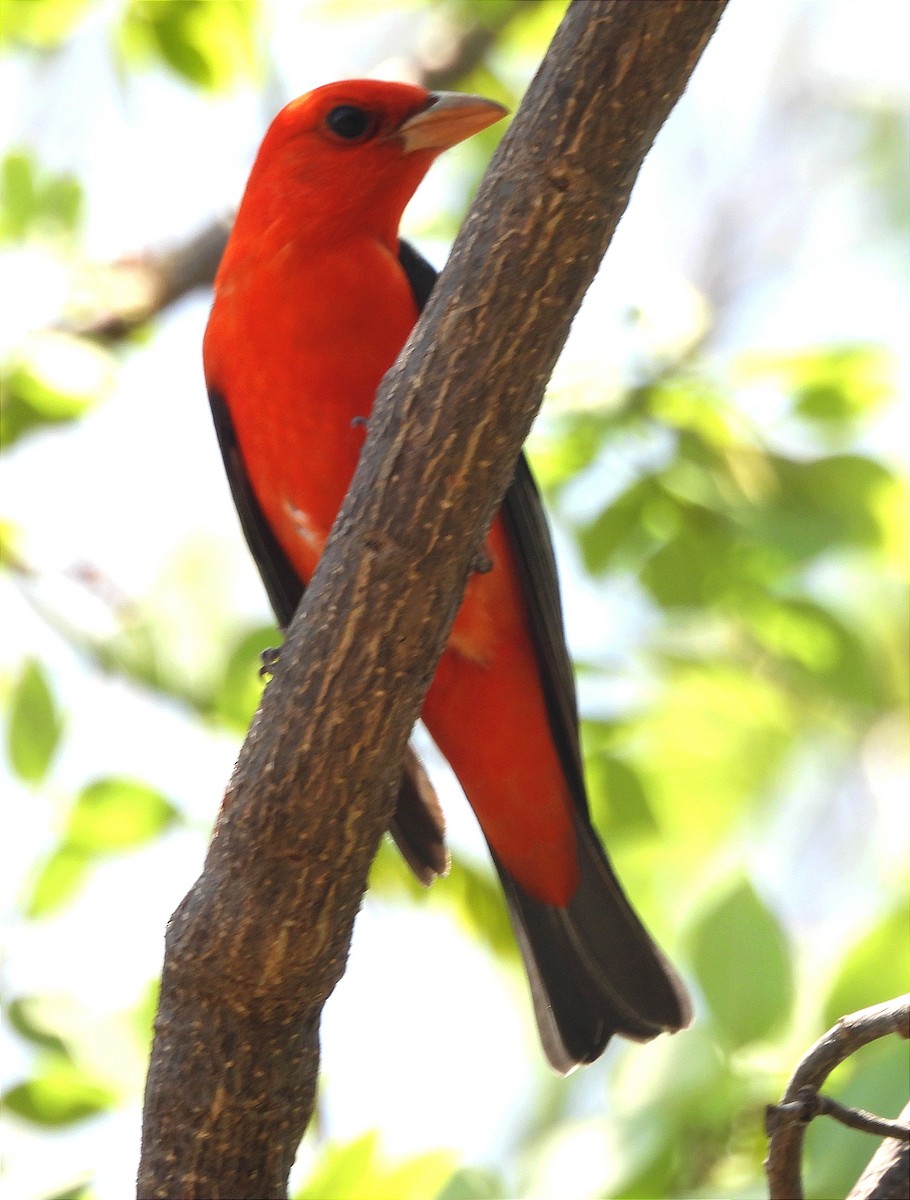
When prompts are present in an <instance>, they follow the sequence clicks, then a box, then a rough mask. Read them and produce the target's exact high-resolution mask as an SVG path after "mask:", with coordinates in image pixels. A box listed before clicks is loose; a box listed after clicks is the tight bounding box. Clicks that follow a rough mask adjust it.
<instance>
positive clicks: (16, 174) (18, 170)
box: [0, 22, 38, 241]
mask: <svg viewBox="0 0 910 1200" xmlns="http://www.w3.org/2000/svg"><path fill="white" fill-rule="evenodd" d="M2 24H3V22H0V26H2ZM37 191H38V189H37V185H36V182H35V171H34V167H33V165H32V160H31V158H30V157H29V156H28V155H27V154H24V153H23V152H22V151H21V150H14V151H12V152H10V153H9V154H7V155H6V156H5V158H4V159H3V162H2V163H0V237H3V238H7V239H9V240H10V241H19V240H21V239H22V238H23V237H24V236H25V234H26V232H27V230H28V227H29V225H30V224H31V220H32V217H33V215H34V212H35V208H36V206H37Z"/></svg>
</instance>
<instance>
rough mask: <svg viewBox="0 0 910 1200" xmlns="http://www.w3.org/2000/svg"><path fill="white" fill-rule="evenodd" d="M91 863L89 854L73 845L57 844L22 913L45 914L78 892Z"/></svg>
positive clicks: (34, 915) (42, 915)
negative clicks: (58, 845)
mask: <svg viewBox="0 0 910 1200" xmlns="http://www.w3.org/2000/svg"><path fill="white" fill-rule="evenodd" d="M91 865H92V859H91V856H90V855H88V854H86V853H85V852H84V851H83V850H79V849H78V848H76V847H75V846H67V845H63V846H60V847H58V849H56V850H55V851H54V852H53V853H52V854H51V856H50V857H49V858H48V859H47V860H46V861H45V863H44V866H43V867H42V868H41V870H40V871H39V872H38V878H37V879H36V880H35V883H34V884H33V886H32V890H31V894H30V895H29V897H28V899H27V900H26V902H25V906H24V907H25V915H26V916H27V917H29V918H31V919H34V918H36V917H46V916H49V915H50V914H51V913H53V912H56V911H57V909H59V908H62V907H63V905H64V904H66V903H67V901H69V900H71V899H72V897H73V896H74V895H75V894H76V892H78V890H79V888H80V887H81V886H82V884H83V882H84V880H85V877H86V875H87V874H88V872H89V869H90V868H91Z"/></svg>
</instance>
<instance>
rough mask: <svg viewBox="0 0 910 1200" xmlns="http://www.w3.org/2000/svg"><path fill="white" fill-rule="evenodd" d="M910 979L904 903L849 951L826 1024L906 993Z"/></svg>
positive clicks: (909, 929)
mask: <svg viewBox="0 0 910 1200" xmlns="http://www.w3.org/2000/svg"><path fill="white" fill-rule="evenodd" d="M908 980H910V914H908V911H907V907H906V905H904V904H901V905H899V906H898V907H897V908H896V909H895V910H894V912H892V913H890V914H889V915H888V916H887V917H885V919H884V920H883V921H882V922H881V923H880V924H878V925H876V926H874V927H873V928H872V929H871V930H870V931H869V932H868V933H867V934H866V936H865V937H864V938H862V940H861V941H860V942H858V943H857V944H856V945H855V946H853V947H852V949H851V950H850V951H849V953H848V954H847V956H846V958H845V959H844V961H843V962H842V964H841V968H840V971H839V973H838V976H837V978H836V979H835V981H834V983H833V985H832V987H831V990H830V992H829V993H828V998H827V1000H826V1001H825V1015H824V1022H825V1024H826V1025H827V1026H829V1027H830V1026H832V1025H834V1024H835V1022H836V1021H838V1020H839V1019H840V1018H841V1017H845V1016H847V1015H848V1014H849V1013H852V1012H857V1011H858V1010H859V1009H861V1008H867V1007H868V1006H869V1005H870V1004H880V1003H882V1002H883V1001H885V1000H891V999H892V998H893V997H895V996H900V995H902V994H903V993H904V992H906V991H907V988H908V986H910V985H908Z"/></svg>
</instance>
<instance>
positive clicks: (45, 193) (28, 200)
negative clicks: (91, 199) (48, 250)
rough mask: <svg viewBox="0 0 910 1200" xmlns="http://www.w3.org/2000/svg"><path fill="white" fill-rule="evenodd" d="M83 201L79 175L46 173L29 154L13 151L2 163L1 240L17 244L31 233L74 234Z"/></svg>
mask: <svg viewBox="0 0 910 1200" xmlns="http://www.w3.org/2000/svg"><path fill="white" fill-rule="evenodd" d="M82 201H83V196H82V186H81V185H80V183H79V181H78V179H76V178H75V176H73V175H69V174H66V173H62V174H55V173H53V172H50V171H44V170H42V169H41V168H40V167H39V166H38V165H37V164H36V163H35V161H34V159H33V158H32V157H31V155H29V154H28V153H27V152H26V151H24V150H12V151H10V152H9V153H8V154H7V155H6V156H5V157H4V158H3V161H2V163H0V240H6V241H12V242H17V241H21V240H22V239H23V238H25V237H26V235H28V234H31V233H36V234H45V235H51V236H53V235H59V234H72V233H74V232H75V231H76V229H77V228H78V225H79V221H80V219H81V216H82Z"/></svg>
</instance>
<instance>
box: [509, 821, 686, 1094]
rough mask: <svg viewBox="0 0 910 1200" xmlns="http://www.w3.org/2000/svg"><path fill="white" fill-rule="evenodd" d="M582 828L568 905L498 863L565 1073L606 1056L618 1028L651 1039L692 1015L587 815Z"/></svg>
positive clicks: (547, 1040)
mask: <svg viewBox="0 0 910 1200" xmlns="http://www.w3.org/2000/svg"><path fill="white" fill-rule="evenodd" d="M576 826H577V831H578V858H579V865H580V878H579V884H578V889H577V891H576V893H575V895H574V896H573V898H572V899H571V901H570V902H569V903H568V905H566V907H565V908H558V907H556V906H555V905H552V904H545V903H543V902H542V901H540V900H536V899H535V898H534V897H533V896H531V895H529V894H528V892H526V891H525V890H524V889H523V888H522V887H521V886H520V885H519V884H518V883H516V881H515V880H514V879H513V878H512V877H511V876H510V875H509V873H508V871H506V870H505V868H504V867H503V866H502V865H501V864H500V863H499V862H497V863H496V867H497V870H498V871H499V875H500V878H501V879H502V884H503V888H504V890H505V894H506V899H507V901H508V905H509V912H510V914H511V917H512V923H513V925H514V927H515V933H516V936H517V939H518V944H519V947H520V949H521V953H522V957H523V958H524V961H525V967H526V969H527V973H528V978H529V979H530V982H531V995H532V998H533V1001H534V1013H535V1016H536V1018H537V1025H538V1029H539V1030H540V1038H541V1041H542V1043H543V1047H544V1050H545V1051H546V1055H547V1058H548V1059H549V1060H550V1063H551V1064H552V1066H553V1067H555V1068H556V1070H557V1071H560V1072H562V1073H563V1074H565V1073H567V1072H569V1071H572V1070H574V1068H575V1067H577V1066H579V1065H580V1064H582V1063H588V1062H593V1061H594V1060H595V1059H596V1058H598V1057H599V1055H600V1054H601V1053H602V1052H603V1049H604V1047H605V1046H606V1044H607V1042H608V1041H609V1039H610V1038H611V1037H612V1036H613V1034H614V1033H619V1034H622V1036H623V1037H627V1038H631V1039H632V1040H634V1041H638V1042H646V1041H650V1039H651V1038H653V1037H656V1036H657V1035H658V1034H659V1033H663V1032H673V1031H674V1030H677V1029H682V1028H684V1027H685V1026H686V1025H688V1024H689V1021H690V1020H691V1006H690V1002H689V998H688V995H687V994H686V989H685V987H684V985H683V983H682V981H681V980H680V978H679V977H678V975H677V974H676V972H675V971H674V969H673V967H672V966H671V965H670V963H669V962H668V961H667V959H666V958H665V957H664V955H663V954H662V953H661V951H660V950H659V949H658V947H657V946H656V945H655V943H654V942H653V941H652V939H651V937H650V936H649V934H648V932H647V930H646V929H645V928H644V926H643V925H642V923H641V921H640V920H639V918H638V916H637V915H636V913H635V911H634V910H633V908H632V906H631V905H630V904H629V901H628V900H627V899H626V897H625V895H624V893H623V890H622V888H621V887H620V885H619V881H618V880H617V878H616V876H615V875H614V873H613V870H612V868H611V866H610V864H609V862H608V861H607V858H606V855H605V854H604V852H603V850H602V849H601V846H600V843H599V841H598V840H597V836H596V834H595V833H594V831H593V830H592V829H591V827H590V825H589V824H588V821H587V820H586V818H585V817H584V816H583V815H582V814H580V813H579V814H577V817H576ZM494 860H495V856H494Z"/></svg>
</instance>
